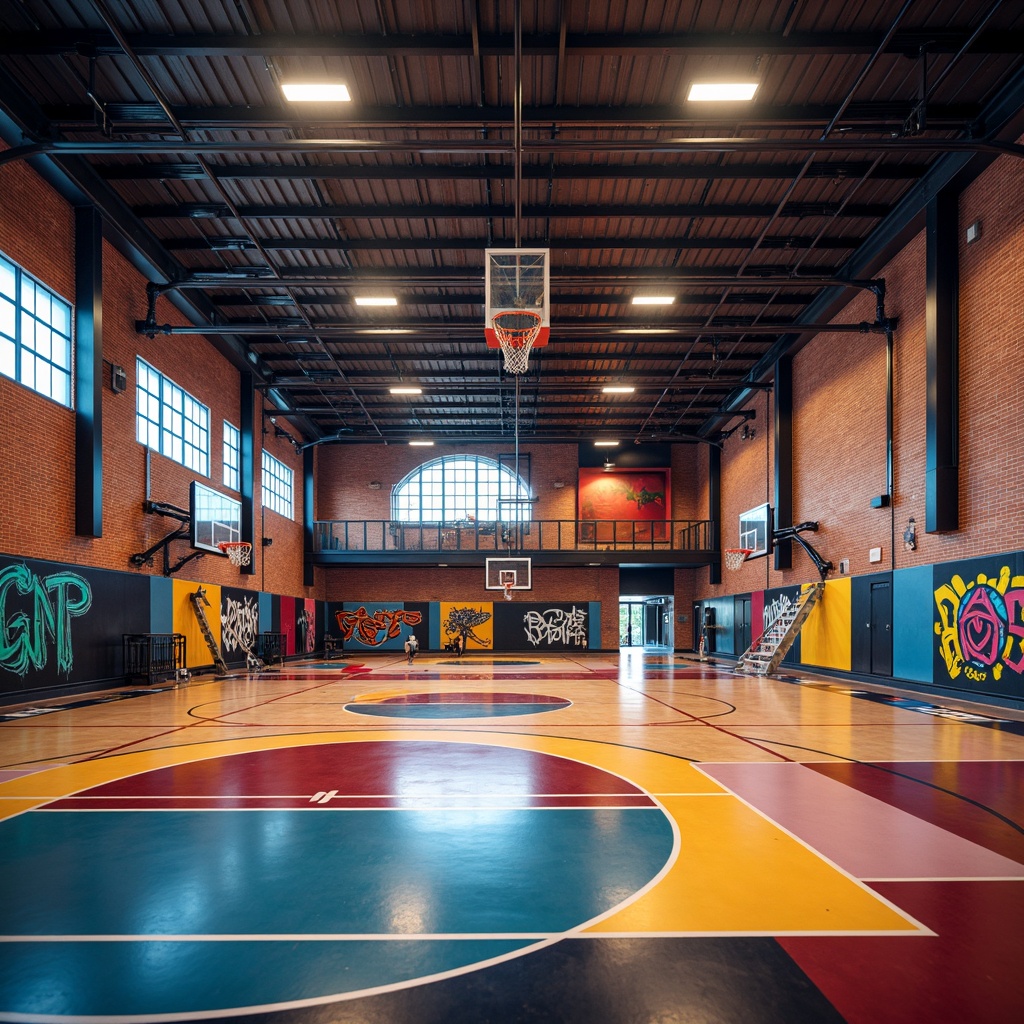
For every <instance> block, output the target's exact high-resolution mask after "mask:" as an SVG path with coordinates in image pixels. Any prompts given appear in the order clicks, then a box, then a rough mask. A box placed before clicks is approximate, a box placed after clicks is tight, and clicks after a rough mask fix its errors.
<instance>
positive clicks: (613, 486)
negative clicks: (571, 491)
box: [578, 467, 671, 544]
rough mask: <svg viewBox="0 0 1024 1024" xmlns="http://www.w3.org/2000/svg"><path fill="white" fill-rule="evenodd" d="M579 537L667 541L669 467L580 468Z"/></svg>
mask: <svg viewBox="0 0 1024 1024" xmlns="http://www.w3.org/2000/svg"><path fill="white" fill-rule="evenodd" d="M579 473H580V475H579V499H578V500H579V519H580V540H581V541H583V542H584V543H598V544H600V543H619V544H621V543H626V544H629V543H632V542H638V543H648V544H649V543H651V542H652V541H658V542H661V541H668V540H670V539H671V538H670V537H669V529H670V527H669V525H668V522H667V520H668V518H669V509H670V507H671V495H670V494H669V480H670V475H669V470H668V469H667V468H666V469H622V470H618V469H612V470H605V469H585V468H582V467H581V468H580V471H579Z"/></svg>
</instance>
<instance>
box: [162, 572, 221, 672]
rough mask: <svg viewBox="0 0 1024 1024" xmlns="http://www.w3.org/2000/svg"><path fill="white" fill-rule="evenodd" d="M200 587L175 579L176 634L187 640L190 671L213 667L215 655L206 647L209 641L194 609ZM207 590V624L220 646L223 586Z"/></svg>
mask: <svg viewBox="0 0 1024 1024" xmlns="http://www.w3.org/2000/svg"><path fill="white" fill-rule="evenodd" d="M199 587H200V584H198V583H194V582H192V581H190V580H174V591H173V593H174V618H173V622H174V632H175V633H181V634H182V636H184V637H185V664H186V666H187V667H188V668H195V667H196V666H199V665H212V664H213V655H212V654H211V653H210V648H209V647H207V645H206V640H204V639H203V634H202V631H201V630H200V628H199V620H198V619H197V618H196V613H195V610H194V609H193V607H192V601H191V596H192V594H194V593H195V592H196V591H197V590H198V589H199ZM203 590H204V591H205V592H206V600H207V601H209V602H210V605H209V607H207V606H206V605H204V606H203V611H205V612H206V621H207V622H209V624H210V632H212V633H213V636H214V639H215V640H216V641H217V643H218V644H219V643H220V587H216V586H211V585H206V586H204V587H203Z"/></svg>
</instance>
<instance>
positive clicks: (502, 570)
mask: <svg viewBox="0 0 1024 1024" xmlns="http://www.w3.org/2000/svg"><path fill="white" fill-rule="evenodd" d="M484 570H485V579H484V589H485V590H504V589H505V584H506V582H507V581H508V580H509V579H510V578H511V577H510V575H509V574H513V575H514V577H515V582H514V583H513V584H512V589H513V590H533V573H532V570H533V562H532V560H531V559H529V558H488V559H487V560H486V562H485V566H484Z"/></svg>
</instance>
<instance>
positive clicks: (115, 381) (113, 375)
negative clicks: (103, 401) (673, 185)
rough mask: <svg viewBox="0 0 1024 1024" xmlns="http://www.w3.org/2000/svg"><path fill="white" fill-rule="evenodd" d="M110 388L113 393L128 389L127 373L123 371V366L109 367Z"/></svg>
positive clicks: (116, 393)
mask: <svg viewBox="0 0 1024 1024" xmlns="http://www.w3.org/2000/svg"><path fill="white" fill-rule="evenodd" d="M110 390H111V391H113V392H114V394H115V395H119V394H121V392H122V391H127V390H128V374H127V373H125V369H124V367H123V366H111V367H110Z"/></svg>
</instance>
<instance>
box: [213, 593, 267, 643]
mask: <svg viewBox="0 0 1024 1024" xmlns="http://www.w3.org/2000/svg"><path fill="white" fill-rule="evenodd" d="M220 620H221V629H222V633H223V636H222V641H221V642H222V645H223V647H224V650H225V652H226V653H228V654H231V653H234V652H235V651H239V650H248V649H249V648H251V647H252V645H253V642H254V641H255V639H256V634H257V633H259V629H260V612H259V606H258V604H257V602H256V600H255V599H252V600H243V601H235V600H234V599H233V598H230V597H228V596H226V595H225V597H224V603H223V605H222V607H221V613H220Z"/></svg>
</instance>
